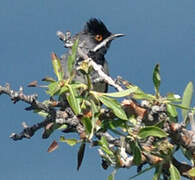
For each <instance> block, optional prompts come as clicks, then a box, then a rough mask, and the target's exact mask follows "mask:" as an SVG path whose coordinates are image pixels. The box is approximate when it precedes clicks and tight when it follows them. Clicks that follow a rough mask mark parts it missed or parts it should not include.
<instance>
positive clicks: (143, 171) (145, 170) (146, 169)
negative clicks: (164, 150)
mask: <svg viewBox="0 0 195 180" xmlns="http://www.w3.org/2000/svg"><path fill="white" fill-rule="evenodd" d="M152 168H153V166H150V167H148V168H145V169H144V170H142V171H140V172H139V173H137V174H136V175H133V176H131V177H130V178H129V179H134V178H135V177H137V176H139V175H141V174H143V173H145V172H147V171H149V170H151V169H152Z"/></svg>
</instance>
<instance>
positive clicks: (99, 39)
mask: <svg viewBox="0 0 195 180" xmlns="http://www.w3.org/2000/svg"><path fill="white" fill-rule="evenodd" d="M102 39H103V37H102V35H101V34H97V35H96V36H95V40H96V41H102Z"/></svg>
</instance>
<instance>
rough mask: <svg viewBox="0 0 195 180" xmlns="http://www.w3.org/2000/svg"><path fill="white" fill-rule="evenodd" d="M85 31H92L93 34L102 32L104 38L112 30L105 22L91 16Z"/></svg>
mask: <svg viewBox="0 0 195 180" xmlns="http://www.w3.org/2000/svg"><path fill="white" fill-rule="evenodd" d="M84 33H86V34H87V33H90V34H91V35H97V34H100V35H102V36H103V39H105V38H107V37H108V36H110V35H111V32H109V31H108V29H107V28H106V26H105V24H104V23H103V22H102V21H101V20H98V19H96V18H91V19H90V20H89V21H88V22H87V23H86V24H85V27H84Z"/></svg>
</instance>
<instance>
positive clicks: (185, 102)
mask: <svg viewBox="0 0 195 180" xmlns="http://www.w3.org/2000/svg"><path fill="white" fill-rule="evenodd" d="M192 94H193V84H192V82H189V83H188V84H187V86H186V88H185V90H184V92H183V96H182V103H181V105H182V106H184V107H186V108H190V104H191V101H192ZM181 112H182V116H183V119H184V120H186V117H187V114H188V110H185V109H182V111H181Z"/></svg>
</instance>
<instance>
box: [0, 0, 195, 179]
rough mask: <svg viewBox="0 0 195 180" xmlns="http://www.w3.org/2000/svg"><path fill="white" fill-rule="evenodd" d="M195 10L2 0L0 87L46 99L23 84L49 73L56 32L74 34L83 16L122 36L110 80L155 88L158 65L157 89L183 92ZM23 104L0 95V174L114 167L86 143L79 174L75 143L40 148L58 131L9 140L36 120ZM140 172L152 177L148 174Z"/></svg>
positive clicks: (189, 6)
mask: <svg viewBox="0 0 195 180" xmlns="http://www.w3.org/2000/svg"><path fill="white" fill-rule="evenodd" d="M194 7H195V1H194V0H188V1H184V0H172V1H170V0H147V1H145V0H137V1H135V0H123V1H104V0H99V1H91V0H85V1H76V0H66V1H65V0H64V1H62V0H58V1H53V0H42V1H30V0H20V1H12V0H1V1H0V22H1V25H0V41H1V42H0V54H1V65H0V85H4V84H5V83H6V82H8V83H10V84H11V87H12V88H13V89H15V90H17V89H18V88H19V86H20V85H22V86H23V87H25V93H34V92H36V93H38V94H39V96H40V100H43V98H47V96H46V95H45V94H44V92H43V91H42V90H41V89H33V88H27V87H26V85H27V84H28V83H29V82H31V81H33V80H38V81H39V82H40V80H41V79H42V78H43V77H45V76H54V74H53V70H52V66H51V60H50V54H51V52H52V51H54V52H56V53H57V54H58V55H59V56H60V55H61V54H62V53H64V52H65V51H66V50H65V49H64V48H63V45H62V43H61V42H60V41H59V40H58V38H57V37H56V31H57V30H61V31H64V32H65V31H66V30H70V31H71V32H72V33H76V32H78V31H80V30H81V29H82V27H83V25H84V23H85V22H86V21H87V20H88V19H89V18H91V17H97V18H100V19H102V20H103V21H104V23H105V24H106V25H107V27H108V29H109V30H110V31H111V32H113V33H124V34H126V36H125V37H123V38H120V39H117V40H115V41H113V43H112V45H111V48H110V50H109V52H108V53H107V55H106V58H107V60H108V61H109V67H110V74H111V76H112V77H113V78H115V77H116V76H117V75H120V76H122V77H123V78H125V79H127V80H129V81H130V82H131V83H134V84H136V85H138V86H140V87H141V88H142V89H143V90H144V91H146V92H148V93H153V92H154V90H153V84H152V70H153V67H154V65H155V64H157V63H159V64H160V67H161V76H162V84H161V89H160V90H161V93H162V94H163V95H165V94H166V93H168V92H174V93H177V94H182V92H183V90H184V88H185V86H186V84H187V83H188V82H189V81H192V82H193V83H194V84H195V79H194V77H195V24H194V22H195V21H194V20H195V11H194ZM193 102H194V99H193ZM25 107H26V105H25V104H24V103H21V102H20V103H18V104H17V105H13V104H12V103H11V102H10V100H9V98H8V97H6V96H5V95H4V96H1V97H0V112H1V131H0V137H1V148H0V160H1V173H0V179H2V180H11V179H16V180H34V179H41V180H54V179H64V180H66V179H67V180H75V179H85V180H91V179H93V180H96V179H98V180H99V179H106V177H107V176H108V175H109V173H110V172H111V171H112V169H111V168H110V169H109V170H108V171H104V170H103V169H102V168H101V166H100V164H101V160H100V158H99V157H98V155H97V150H96V149H94V148H90V147H89V148H87V152H86V154H85V159H84V162H83V165H82V167H81V169H80V171H79V172H77V171H76V159H77V158H76V155H77V150H78V147H73V148H72V147H68V146H67V145H65V144H60V148H59V149H58V150H56V151H55V152H53V153H51V154H48V153H47V152H46V150H47V148H48V146H49V145H50V144H51V142H52V141H53V140H54V139H57V138H58V137H59V135H60V132H59V133H55V134H54V135H53V136H52V137H50V138H49V139H47V140H42V139H41V133H42V132H41V131H39V132H38V133H37V134H36V135H35V136H34V137H33V138H32V139H31V140H26V139H25V140H23V141H18V142H14V141H12V140H11V139H9V135H10V134H11V133H12V132H20V131H21V130H22V127H21V123H22V122H23V121H25V122H27V124H29V125H32V124H34V123H37V122H39V121H41V118H40V117H39V116H37V115H36V114H33V113H31V112H26V111H24V108H25ZM133 174H135V168H133V170H131V169H128V170H125V169H124V170H123V169H122V170H120V171H119V173H118V174H117V176H116V178H117V179H128V177H130V176H132V175H133ZM144 177H145V178H147V179H150V178H151V173H147V174H146V175H144ZM142 178H143V176H142V177H137V178H136V179H142Z"/></svg>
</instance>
